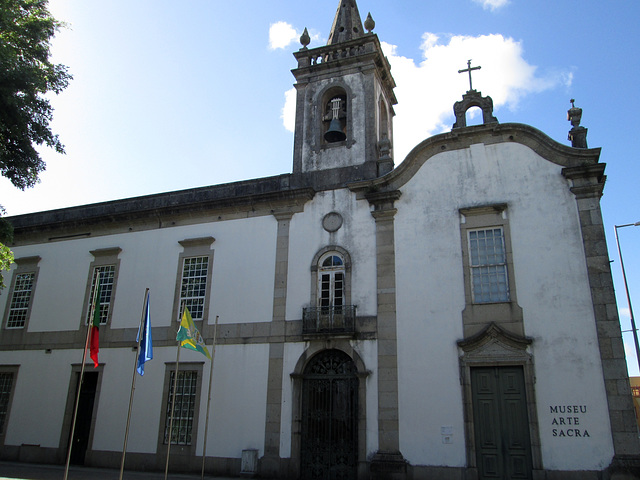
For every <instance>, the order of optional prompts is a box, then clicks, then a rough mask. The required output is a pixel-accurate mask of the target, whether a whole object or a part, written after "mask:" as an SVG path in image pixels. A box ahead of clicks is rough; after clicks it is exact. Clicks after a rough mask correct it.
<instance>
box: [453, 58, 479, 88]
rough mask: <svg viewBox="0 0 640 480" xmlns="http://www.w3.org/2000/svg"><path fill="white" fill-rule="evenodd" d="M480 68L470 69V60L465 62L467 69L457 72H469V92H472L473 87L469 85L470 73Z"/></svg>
mask: <svg viewBox="0 0 640 480" xmlns="http://www.w3.org/2000/svg"><path fill="white" fill-rule="evenodd" d="M481 68H482V67H479V66H478V67H472V66H471V60H467V68H465V69H463V70H458V73H462V72H469V91H471V90H473V85H472V84H471V71H472V70H480V69H481Z"/></svg>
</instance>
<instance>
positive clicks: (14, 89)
mask: <svg viewBox="0 0 640 480" xmlns="http://www.w3.org/2000/svg"><path fill="white" fill-rule="evenodd" d="M47 6H48V0H0V173H1V174H2V175H3V176H4V177H7V178H8V179H9V180H10V181H11V183H13V185H15V186H16V187H17V188H19V189H21V190H24V189H25V188H27V187H33V186H34V185H35V184H36V183H37V182H38V181H39V179H38V175H39V173H40V172H42V171H43V170H44V169H45V163H44V162H43V161H42V159H41V158H40V154H39V153H38V151H37V150H36V149H35V145H42V144H45V145H46V146H48V147H52V148H55V150H56V151H57V152H59V153H64V146H63V145H62V143H60V140H59V139H58V136H57V135H54V134H53V132H52V131H51V128H50V127H49V122H50V121H51V119H52V118H53V107H51V104H50V103H49V100H48V99H47V98H46V96H45V95H46V94H47V93H49V92H54V93H56V94H58V93H60V92H61V91H62V90H64V89H65V88H66V87H67V85H68V84H69V80H71V78H72V77H71V75H70V74H69V73H68V72H67V67H66V66H64V65H55V64H53V63H51V61H50V58H49V57H50V56H51V39H52V38H53V36H54V35H55V33H56V32H57V31H58V30H59V29H60V28H61V27H62V26H63V24H62V23H60V22H58V21H57V20H56V19H55V18H53V17H52V16H51V14H50V13H49V10H48V8H47ZM4 213H5V212H4V209H3V208H2V207H1V206H0V289H2V288H4V286H5V285H4V282H3V279H2V275H1V271H2V270H8V269H9V267H10V266H11V263H13V253H12V252H11V250H10V249H9V248H8V247H7V246H6V244H7V243H10V242H11V241H12V240H13V228H12V227H11V224H10V223H9V222H8V221H7V220H6V219H5V218H2V217H1V216H2V214H4Z"/></svg>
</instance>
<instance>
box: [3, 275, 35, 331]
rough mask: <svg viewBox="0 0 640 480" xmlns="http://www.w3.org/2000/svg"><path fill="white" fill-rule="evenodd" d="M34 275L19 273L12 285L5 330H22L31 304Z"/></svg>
mask: <svg viewBox="0 0 640 480" xmlns="http://www.w3.org/2000/svg"><path fill="white" fill-rule="evenodd" d="M35 276H36V274H35V273H33V272H30V273H19V274H17V275H16V279H15V283H14V284H13V295H12V296H11V304H10V306H9V317H8V319H7V328H24V325H25V322H26V320H27V314H28V313H29V305H30V303H31V292H32V291H33V284H34V279H35Z"/></svg>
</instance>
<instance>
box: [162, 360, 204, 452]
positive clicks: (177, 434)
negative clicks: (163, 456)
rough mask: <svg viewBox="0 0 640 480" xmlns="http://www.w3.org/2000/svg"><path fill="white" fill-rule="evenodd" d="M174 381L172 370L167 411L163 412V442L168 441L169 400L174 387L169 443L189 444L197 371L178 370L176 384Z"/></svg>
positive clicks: (191, 431)
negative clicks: (174, 394) (174, 401)
mask: <svg viewBox="0 0 640 480" xmlns="http://www.w3.org/2000/svg"><path fill="white" fill-rule="evenodd" d="M175 383H176V382H175V371H172V372H171V373H170V380H169V392H168V397H167V402H166V405H167V411H166V414H165V426H164V440H163V442H164V444H165V445H166V444H167V442H168V441H169V425H170V424H171V402H172V401H173V390H174V388H176V396H175V400H176V405H175V408H174V409H173V425H172V429H171V444H172V445H191V441H192V433H193V425H194V415H195V408H196V400H197V397H196V393H197V390H198V372H197V371H195V370H185V371H179V372H178V382H177V386H176V385H175Z"/></svg>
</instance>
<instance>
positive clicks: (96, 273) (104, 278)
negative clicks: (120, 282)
mask: <svg viewBox="0 0 640 480" xmlns="http://www.w3.org/2000/svg"><path fill="white" fill-rule="evenodd" d="M115 275H116V266H115V265H100V266H97V267H94V268H93V275H92V279H91V292H90V295H89V305H88V306H87V323H89V322H90V321H91V319H90V316H91V313H92V309H91V306H92V304H93V297H94V296H95V293H96V285H97V281H98V277H100V298H98V300H97V303H99V304H100V325H105V324H106V323H107V321H108V320H109V314H110V313H111V299H112V297H113V286H114V281H115Z"/></svg>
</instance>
